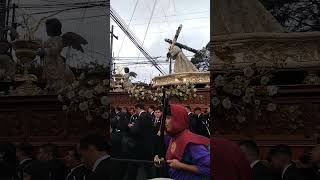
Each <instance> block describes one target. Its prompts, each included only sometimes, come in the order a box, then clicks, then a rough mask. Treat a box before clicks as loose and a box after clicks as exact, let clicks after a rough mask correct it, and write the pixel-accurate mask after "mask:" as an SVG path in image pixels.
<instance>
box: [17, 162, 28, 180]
mask: <svg viewBox="0 0 320 180" xmlns="http://www.w3.org/2000/svg"><path fill="white" fill-rule="evenodd" d="M31 163H32V159H29V160H26V161H24V162H23V163H21V164H19V165H18V169H17V180H23V177H24V174H25V173H24V170H25V169H26V168H27V167H28V166H31Z"/></svg>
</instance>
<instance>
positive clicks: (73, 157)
mask: <svg viewBox="0 0 320 180" xmlns="http://www.w3.org/2000/svg"><path fill="white" fill-rule="evenodd" d="M64 160H65V163H66V166H67V167H68V168H74V167H76V166H77V165H79V164H80V163H81V155H80V153H79V152H78V149H77V147H74V148H73V149H71V150H69V151H68V152H67V154H66V156H65V158H64Z"/></svg>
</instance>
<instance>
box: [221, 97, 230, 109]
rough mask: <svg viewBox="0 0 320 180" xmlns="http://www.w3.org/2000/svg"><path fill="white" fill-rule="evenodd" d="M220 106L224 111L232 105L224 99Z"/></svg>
mask: <svg viewBox="0 0 320 180" xmlns="http://www.w3.org/2000/svg"><path fill="white" fill-rule="evenodd" d="M222 106H223V107H224V108H226V109H230V108H231V107H232V103H231V101H230V99H229V98H226V99H224V100H223V101H222Z"/></svg>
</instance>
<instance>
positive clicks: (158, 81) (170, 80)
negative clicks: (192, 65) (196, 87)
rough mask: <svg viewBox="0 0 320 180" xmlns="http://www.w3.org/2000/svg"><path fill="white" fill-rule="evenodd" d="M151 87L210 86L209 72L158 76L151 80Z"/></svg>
mask: <svg viewBox="0 0 320 180" xmlns="http://www.w3.org/2000/svg"><path fill="white" fill-rule="evenodd" d="M152 81H153V86H154V87H157V86H167V85H182V84H186V83H192V84H210V72H186V73H174V74H169V75H164V76H158V77H155V78H153V79H152Z"/></svg>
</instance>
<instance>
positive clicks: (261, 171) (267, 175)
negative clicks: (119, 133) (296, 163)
mask: <svg viewBox="0 0 320 180" xmlns="http://www.w3.org/2000/svg"><path fill="white" fill-rule="evenodd" d="M252 172H253V178H254V180H274V178H273V176H272V174H271V171H270V170H269V168H268V167H266V166H265V165H264V164H263V163H262V162H261V161H259V162H258V163H257V164H255V165H254V166H253V167H252Z"/></svg>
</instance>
